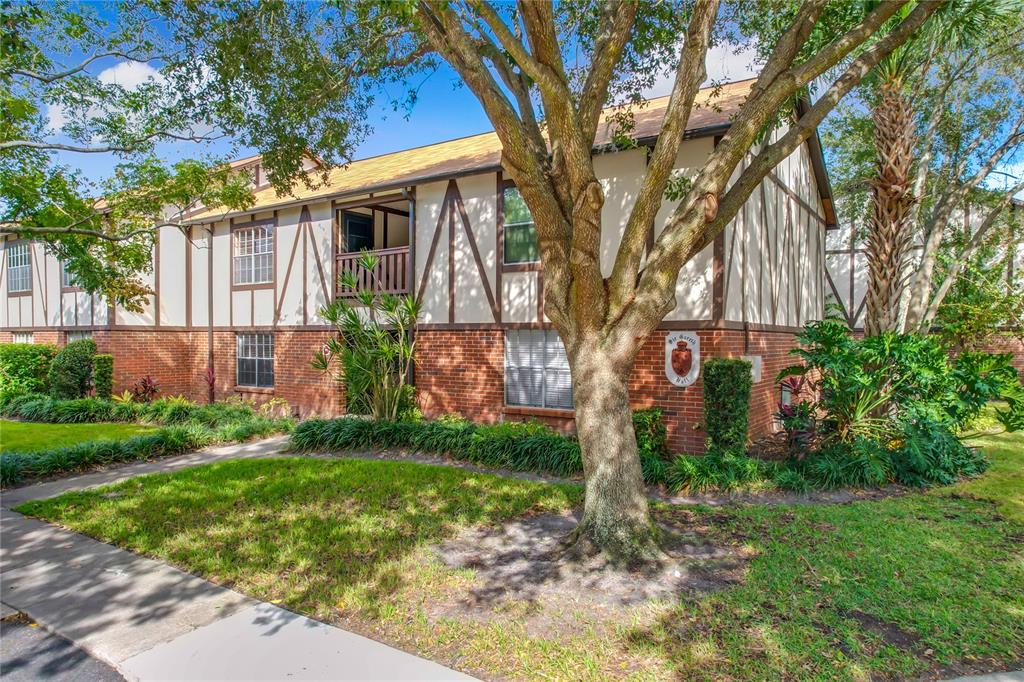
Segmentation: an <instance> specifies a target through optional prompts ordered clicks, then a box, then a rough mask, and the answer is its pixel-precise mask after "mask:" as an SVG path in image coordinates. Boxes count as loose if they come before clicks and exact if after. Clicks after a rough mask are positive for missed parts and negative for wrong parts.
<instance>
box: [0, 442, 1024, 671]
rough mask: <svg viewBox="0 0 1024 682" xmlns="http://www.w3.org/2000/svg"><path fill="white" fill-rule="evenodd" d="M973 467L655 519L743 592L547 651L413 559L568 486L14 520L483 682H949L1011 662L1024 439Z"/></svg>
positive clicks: (124, 493)
mask: <svg viewBox="0 0 1024 682" xmlns="http://www.w3.org/2000/svg"><path fill="white" fill-rule="evenodd" d="M985 447H986V449H987V450H988V451H989V453H990V454H991V456H992V458H993V460H994V466H993V468H992V470H991V472H990V473H989V474H987V475H986V476H985V477H983V478H981V479H979V480H976V481H971V482H965V483H962V484H959V485H957V486H951V487H949V488H943V489H936V490H932V491H928V492H923V493H913V494H908V495H905V496H901V497H893V498H889V499H885V500H880V501H865V502H857V503H853V504H844V505H830V506H815V505H794V506H786V507H718V508H715V509H707V508H698V509H682V508H669V507H665V506H661V507H659V508H658V511H657V513H658V514H659V515H662V516H666V517H667V516H673V517H675V518H683V519H686V521H687V523H690V524H692V525H693V526H694V527H697V526H700V527H704V528H706V529H709V530H708V531H707V532H708V534H709V538H710V539H711V540H712V541H713V542H715V543H716V544H731V545H733V546H742V547H744V548H746V549H747V550H748V551H749V553H750V554H751V555H752V556H753V558H752V559H751V561H750V563H749V565H748V567H747V572H746V574H745V576H744V579H743V581H742V582H741V583H740V584H738V585H735V586H732V587H730V588H728V589H726V590H724V591H721V592H718V593H715V594H711V595H708V596H703V597H693V598H691V597H683V598H681V599H680V600H679V601H677V602H674V603H655V604H648V605H644V606H640V607H634V608H633V609H631V610H629V611H628V612H627V613H626V614H625V617H618V618H616V619H613V620H612V621H611V622H599V621H598V620H594V619H592V618H591V619H590V620H581V619H577V620H575V621H573V620H572V619H570V620H569V621H568V622H570V623H571V626H570V627H564V628H561V629H560V630H558V631H557V632H555V633H554V634H550V633H549V634H544V633H537V632H535V631H533V630H531V629H529V628H527V627H526V625H525V624H524V623H525V621H524V614H528V613H529V612H530V609H531V608H533V605H531V604H528V603H527V604H519V605H513V607H501V608H496V610H495V611H494V613H490V614H488V617H486V618H477V619H471V618H455V617H449V616H446V615H444V613H445V612H444V611H443V610H441V609H439V605H440V604H442V603H448V602H449V601H450V600H451V599H452V598H453V597H454V598H460V597H461V596H463V595H466V594H467V591H468V588H469V586H471V585H472V583H473V579H474V574H473V572H472V571H468V570H455V569H450V568H447V567H445V566H444V565H442V564H441V563H440V562H438V561H437V560H436V559H435V558H434V557H433V555H432V553H431V551H430V549H429V547H430V546H431V545H435V544H437V543H438V542H439V541H441V540H444V539H446V538H449V537H451V536H452V535H453V534H454V533H455V532H456V531H457V530H458V529H460V528H462V527H465V526H467V525H473V524H495V523H498V522H500V521H502V520H504V519H510V518H514V517H520V516H523V515H527V514H538V513H544V512H547V511H558V510H565V509H569V508H572V507H576V506H578V505H579V504H580V503H581V491H580V489H579V488H577V487H573V486H552V485H545V484H540V483H530V482H524V481H517V480H511V479H502V478H497V477H494V476H490V475H482V474H474V473H470V472H466V471H462V470H458V469H449V468H441V467H431V466H427V465H419V464H413V463H407V462H377V461H362V460H309V459H280V460H250V461H234V462H226V463H222V464H216V465H212V466H205V467H198V468H194V469H188V470H185V471H181V472H177V473H174V474H166V475H163V474H162V475H155V476H149V477H145V478H140V479H135V480H132V481H127V482H124V483H121V484H118V485H114V486H109V487H106V488H103V489H99V490H94V491H89V492H84V493H74V494H67V495H64V496H61V497H59V498H55V499H53V500H48V501H42V502H34V503H29V504H26V505H23V506H22V507H20V508H19V511H22V512H24V513H27V514H31V515H34V516H39V517H41V518H45V519H49V520H51V521H54V522H56V523H60V524H62V525H64V526H66V527H69V528H72V529H75V530H78V531H81V532H84V533H86V534H88V535H92V536H94V537H98V538H101V539H103V540H107V541H110V542H113V543H115V544H118V545H120V546H123V547H126V548H130V549H132V550H134V551H137V552H141V553H144V554H147V555H150V556H155V557H159V558H162V559H164V560H166V561H168V562H170V563H172V564H175V565H177V566H180V567H182V568H184V569H185V570H188V571H192V572H195V573H197V574H200V575H203V576H206V577H207V578H209V579H211V580H214V581H217V582H219V583H222V584H226V585H230V586H232V587H234V588H236V589H238V590H240V591H242V592H246V593H248V594H251V595H253V596H255V597H257V598H260V599H263V600H266V601H272V602H274V603H279V604H281V605H283V606H286V607H288V608H290V609H294V610H296V611H300V612H303V613H307V614H310V615H312V616H314V617H316V618H320V619H322V620H325V621H328V622H333V623H337V624H339V625H342V626H345V627H349V628H352V629H354V630H357V631H359V632H363V633H365V634H368V635H370V636H373V637H375V638H378V639H381V640H384V641H387V642H390V643H393V644H395V645H397V646H401V647H402V648H405V649H407V650H410V651H416V652H418V653H420V654H421V655H423V656H426V657H428V658H433V659H435V660H438V661H441V662H443V663H445V664H448V665H452V666H454V667H457V668H460V669H463V670H467V671H470V672H473V673H477V674H479V675H482V676H484V677H494V676H501V677H508V678H514V679H566V680H570V679H571V680H577V679H590V680H599V679H608V678H630V679H687V680H721V679H734V680H764V679H807V680H819V679H842V680H867V679H871V678H901V677H913V676H919V675H925V676H931V677H949V676H955V674H956V673H958V672H960V671H963V670H969V669H989V670H991V669H998V668H1005V667H1021V665H1022V663H1021V661H1022V659H1024V519H1021V517H1020V512H1021V507H1020V505H1021V499H1020V498H1021V490H1022V488H1021V476H1022V472H1024V452H1022V451H1024V437H1022V436H1021V435H1014V436H1005V435H1004V436H994V437H991V438H989V439H988V440H986V441H985ZM591 615H592V614H591Z"/></svg>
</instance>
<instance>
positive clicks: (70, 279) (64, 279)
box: [60, 261, 78, 289]
mask: <svg viewBox="0 0 1024 682" xmlns="http://www.w3.org/2000/svg"><path fill="white" fill-rule="evenodd" d="M60 285H61V286H62V287H64V288H65V289H71V288H74V287H77V286H78V284H76V283H75V275H74V274H73V273H72V272H71V271H70V270H68V264H67V262H65V261H61V262H60Z"/></svg>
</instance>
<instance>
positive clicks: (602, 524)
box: [570, 343, 659, 563]
mask: <svg viewBox="0 0 1024 682" xmlns="http://www.w3.org/2000/svg"><path fill="white" fill-rule="evenodd" d="M632 360H633V358H632V357H614V356H613V355H611V354H609V353H608V352H607V351H603V350H602V349H601V348H600V347H599V345H598V344H597V343H582V344H578V345H576V347H575V348H574V349H573V350H572V355H571V356H570V364H571V366H572V372H573V396H574V399H575V401H576V431H577V434H578V436H579V440H580V449H581V450H582V454H583V472H584V476H585V479H586V497H585V501H584V506H583V517H582V518H581V519H580V523H579V526H578V527H577V528H576V530H575V532H574V533H573V536H572V538H571V539H572V540H573V541H574V542H575V546H576V548H577V549H578V550H579V551H580V553H582V554H593V553H596V552H602V553H604V554H605V555H606V556H607V557H609V558H610V559H612V560H613V561H615V562H617V563H630V562H634V561H643V560H647V559H651V558H655V557H657V556H659V550H658V546H657V542H656V540H657V537H656V532H655V529H654V526H653V524H652V523H651V517H650V513H649V512H648V508H647V495H646V490H645V488H644V481H643V474H642V472H641V469H640V459H639V456H638V454H637V445H636V434H635V433H634V431H633V420H632V413H631V411H630V407H629V391H628V388H627V386H628V381H629V374H630V370H631V369H632V364H633V362H632Z"/></svg>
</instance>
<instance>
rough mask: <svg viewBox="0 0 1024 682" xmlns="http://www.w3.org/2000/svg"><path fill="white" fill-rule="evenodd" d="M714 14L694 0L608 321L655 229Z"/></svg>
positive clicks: (713, 8)
mask: <svg viewBox="0 0 1024 682" xmlns="http://www.w3.org/2000/svg"><path fill="white" fill-rule="evenodd" d="M717 14H718V0H698V1H697V3H696V4H695V5H694V8H693V15H692V16H691V18H690V24H689V26H688V27H687V29H686V39H685V41H684V43H683V49H682V54H681V55H680V59H679V65H678V66H677V68H676V77H675V83H674V84H673V86H672V94H671V95H670V97H669V102H668V107H667V109H666V111H665V120H664V122H663V123H662V127H661V132H660V134H659V135H658V141H657V143H656V144H655V146H654V151H653V152H652V153H651V157H650V160H649V162H648V164H647V174H646V176H645V177H644V182H643V185H642V186H641V187H640V191H639V192H638V193H637V198H636V202H635V203H634V205H633V210H632V211H631V212H630V214H629V220H628V222H627V223H626V228H625V230H624V231H623V234H622V241H621V242H620V243H619V250H618V252H617V253H616V256H615V266H614V268H613V269H612V273H611V277H610V278H609V282H608V289H609V310H608V317H609V321H610V322H612V323H614V321H615V320H616V319H617V317H618V315H619V313H620V312H621V311H622V309H623V308H624V306H625V305H626V304H627V303H628V302H629V301H630V300H632V297H633V291H634V289H635V287H636V284H637V274H638V273H639V270H640V261H641V259H642V257H643V250H644V247H645V246H646V244H647V235H648V234H649V233H650V232H651V230H653V229H654V219H655V217H656V216H657V215H658V211H659V209H660V208H661V203H662V197H663V196H664V194H665V187H666V186H667V185H668V181H669V179H670V178H671V176H672V170H673V169H674V168H675V164H676V159H677V157H678V155H679V147H680V145H681V144H682V141H683V136H684V134H685V132H686V126H687V123H688V122H689V120H690V112H691V111H692V110H693V101H694V98H695V97H696V96H697V91H698V89H699V88H700V84H701V83H702V82H703V81H704V78H705V76H706V70H705V65H704V62H705V59H706V57H707V51H708V45H709V43H710V37H711V30H712V28H713V27H714V24H715V18H716V16H717Z"/></svg>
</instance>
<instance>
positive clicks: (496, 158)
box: [189, 79, 754, 223]
mask: <svg viewBox="0 0 1024 682" xmlns="http://www.w3.org/2000/svg"><path fill="white" fill-rule="evenodd" d="M753 84H754V79H750V80H745V81H737V82H735V83H727V84H725V85H722V86H721V87H719V88H717V89H716V88H705V89H703V90H700V91H699V92H698V93H697V98H696V100H695V105H696V106H695V107H694V109H693V111H692V113H691V115H690V120H689V123H688V125H687V134H689V135H694V134H700V133H701V132H704V131H712V130H715V129H719V128H722V127H725V126H727V125H728V124H729V121H730V119H731V117H732V115H733V114H734V113H736V111H738V110H739V107H740V106H741V105H742V104H743V101H744V100H745V99H746V96H747V94H748V93H749V92H750V88H751V86H752V85H753ZM668 100H669V98H668V97H667V96H665V97H658V98H655V99H650V100H647V101H646V102H644V103H643V105H641V106H639V107H637V108H635V110H634V113H633V116H634V122H635V127H634V130H633V133H632V137H634V138H635V139H637V140H646V139H651V138H654V137H656V136H657V135H658V132H659V131H660V130H661V123H662V121H663V120H664V118H665V110H666V108H667V107H668ZM612 111H614V110H613V109H606V110H605V112H604V114H603V116H602V118H603V122H602V124H601V125H600V127H599V129H598V133H597V139H596V140H595V143H596V144H597V146H601V145H603V144H607V143H608V142H609V141H610V139H611V133H612V130H611V125H610V124H609V123H608V122H607V119H608V116H609V115H610V114H611V113H612ZM255 158H256V157H249V158H246V159H242V160H239V161H236V162H234V163H233V164H232V166H233V167H237V166H240V165H243V164H245V163H250V162H252V161H254V160H255ZM500 164H501V143H500V141H499V140H498V136H497V134H495V133H494V132H489V133H481V134H479V135H471V136H469V137H462V138H458V139H455V140H448V141H446V142H438V143H436V144H430V145H425V146H423V147H415V148H413V149H406V150H403V151H398V152H392V153H389V154H381V155H380V156H372V157H369V158H365V159H358V160H356V161H352V162H351V163H349V164H347V165H345V166H339V167H336V168H333V169H331V170H330V171H329V172H328V176H327V181H326V182H325V183H322V184H320V185H318V186H317V187H314V188H312V189H310V188H307V187H305V186H304V185H302V184H300V185H299V186H297V187H294V188H293V189H292V192H291V193H290V194H284V195H280V194H278V193H277V191H276V190H275V189H274V188H273V187H267V188H264V189H260V190H258V191H256V192H255V194H254V196H255V202H256V203H255V205H254V206H253V207H252V208H250V209H247V210H246V213H251V212H253V211H254V210H267V209H272V208H275V207H278V206H282V205H286V204H294V203H296V202H307V201H315V200H322V199H326V198H330V197H338V196H346V195H348V196H352V195H358V194H366V193H368V192H378V191H382V190H387V189H397V188H401V187H409V186H412V185H415V184H418V183H422V182H424V181H428V180H432V179H440V178H444V177H450V176H454V175H464V174H468V173H473V172H482V171H486V170H491V169H496V168H498V167H499V166H500ZM223 216H224V213H223V212H222V211H217V210H216V209H211V210H208V211H203V212H201V213H199V214H196V215H193V216H190V218H189V222H193V223H195V222H202V221H203V220H204V219H205V220H209V219H211V218H213V219H215V220H216V219H220V218H222V217H223Z"/></svg>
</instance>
